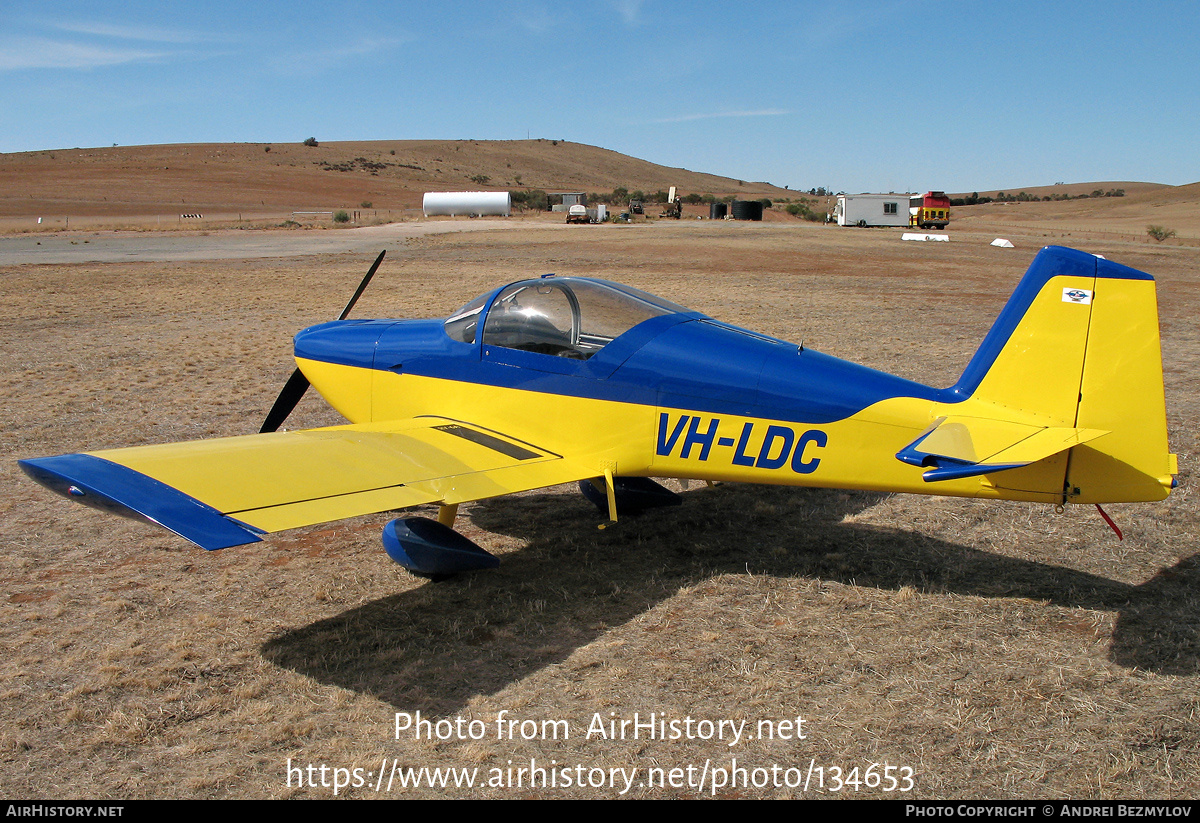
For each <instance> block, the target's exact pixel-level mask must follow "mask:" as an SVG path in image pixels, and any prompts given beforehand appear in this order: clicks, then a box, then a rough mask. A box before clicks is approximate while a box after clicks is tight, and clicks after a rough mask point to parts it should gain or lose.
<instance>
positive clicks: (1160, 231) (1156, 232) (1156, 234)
mask: <svg viewBox="0 0 1200 823" xmlns="http://www.w3.org/2000/svg"><path fill="white" fill-rule="evenodd" d="M1146 234H1148V235H1150V236H1151V237H1153V238H1154V239H1155V240H1157V241H1158V242H1159V243H1161V242H1162V241H1164V240H1166V239H1167V238H1168V237H1174V236H1175V230H1174V229H1165V228H1163V227H1162V226H1146Z"/></svg>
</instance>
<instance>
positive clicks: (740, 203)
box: [731, 200, 763, 220]
mask: <svg viewBox="0 0 1200 823" xmlns="http://www.w3.org/2000/svg"><path fill="white" fill-rule="evenodd" d="M731 211H732V213H733V219H734V220H762V212H763V204H762V203H760V202H759V201H758V200H734V201H733V205H732V207H731Z"/></svg>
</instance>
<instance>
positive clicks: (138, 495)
mask: <svg viewBox="0 0 1200 823" xmlns="http://www.w3.org/2000/svg"><path fill="white" fill-rule="evenodd" d="M20 463H21V468H22V469H23V470H24V471H25V473H26V474H28V475H29V476H30V477H32V478H33V479H34V480H36V481H37V482H39V483H41V484H42V485H44V486H46V487H47V488H50V489H51V490H53V491H56V492H58V493H59V494H63V495H64V496H68V497H71V498H72V499H75V500H77V501H79V502H81V503H86V504H88V505H91V506H94V507H96V508H101V509H105V510H108V511H111V512H115V513H117V514H123V515H126V516H131V517H137V518H140V519H144V520H148V521H150V522H152V523H157V524H159V525H161V526H164V527H166V528H167V529H170V530H171V531H173V532H175V533H176V534H178V535H179V536H181V537H183V538H185V539H187V540H190V541H192V542H193V543H195V544H197V545H199V546H201V547H203V548H205V549H222V548H227V547H229V546H238V545H242V544H245V543H254V542H257V541H259V540H260V539H261V538H260V537H258V535H259V534H263V533H266V532H275V531H282V530H284V529H292V528H297V527H299V526H307V525H311V524H313V523H324V522H326V521H330V520H340V519H342V518H346V517H353V516H356V515H360V514H369V513H372V512H379V511H387V510H390V509H397V508H404V507H407V506H415V505H418V504H421V503H431V502H440V503H447V504H452V503H461V502H466V501H469V500H480V499H483V498H487V497H494V496H496V495H501V494H509V493H511V492H517V491H526V490H528V489H536V488H542V487H545V486H552V485H556V484H558V483H567V482H570V481H573V480H582V479H585V478H588V477H592V476H595V474H596V473H597V470H596V468H595V466H588V465H585V461H576V460H568V459H565V458H563V457H562V456H561V455H558V454H555V453H553V452H550V451H547V450H545V449H542V448H539V447H537V446H535V445H532V444H530V443H526V442H523V441H520V440H517V439H515V438H512V437H508V436H506V435H504V434H501V433H499V432H495V431H491V430H488V429H484V428H482V427H479V426H474V425H471V424H469V423H464V422H461V421H456V420H449V419H447V418H443V417H418V418H414V419H411V420H398V421H388V422H383V423H365V424H356V425H345V426H333V427H330V428H323V429H308V430H305V431H294V432H279V433H269V434H253V435H246V436H243V437H227V438H219V439H214V440H199V441H193V442H188V443H167V444H163V445H157V446H137V447H133V448H126V449H113V450H109V451H101V452H94V453H88V454H67V455H61V456H58V457H46V458H39V459H34V460H22V461H20Z"/></svg>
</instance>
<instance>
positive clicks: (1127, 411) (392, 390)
mask: <svg viewBox="0 0 1200 823" xmlns="http://www.w3.org/2000/svg"><path fill="white" fill-rule="evenodd" d="M382 259H383V255H382V254H381V255H380V257H379V259H378V260H376V261H375V265H374V266H373V267H372V268H371V271H370V272H369V273H368V275H367V277H366V278H365V279H364V280H363V283H362V285H361V286H360V287H359V291H358V293H356V295H355V298H354V299H357V297H358V295H359V294H361V293H362V289H363V288H365V286H366V284H367V281H368V280H369V279H370V277H371V275H372V274H373V273H374V272H375V270H376V269H377V268H378V266H379V263H380V262H381V261H382ZM354 299H352V300H351V301H350V303H349V304H348V305H347V307H346V310H345V311H343V313H342V319H339V320H337V321H334V322H331V323H325V324H323V325H319V326H313V327H312V328H309V329H306V330H305V331H302V332H300V334H299V335H297V337H296V341H295V356H296V362H297V365H298V367H299V368H298V370H297V371H296V373H295V374H294V375H293V376H292V379H291V380H289V381H288V384H287V386H286V387H285V388H284V390H283V392H282V393H281V395H280V397H279V400H278V401H277V402H276V405H275V407H274V408H273V409H272V410H271V413H270V415H269V416H268V419H267V422H266V423H265V424H264V426H263V431H262V432H260V433H259V434H253V435H247V436H242V437H230V438H222V439H213V440H202V441H197V442H189V443H176V444H165V445H154V446H134V447H131V448H122V449H114V450H109V451H99V452H90V453H83V454H69V455H61V456H58V457H49V458H40V459H32V460H23V461H21V467H22V468H23V469H24V471H25V472H26V473H27V474H28V475H29V476H31V477H32V478H33V479H35V480H37V481H38V482H39V483H42V484H43V485H45V486H47V487H49V488H50V489H52V490H54V491H56V492H59V493H61V494H63V495H65V496H67V497H70V498H73V499H75V500H78V501H80V502H82V503H86V504H89V505H92V506H95V507H97V508H100V509H106V510H109V511H113V512H116V513H119V514H124V515H128V516H133V517H139V518H142V519H145V520H148V521H150V522H152V523H157V524H159V525H161V526H164V527H166V528H168V529H170V530H171V531H173V532H175V533H176V534H178V535H180V536H181V537H184V538H186V539H188V540H190V541H192V542H193V543H196V544H198V545H200V546H202V547H203V548H205V549H221V548H226V547H229V546H237V545H241V544H246V543H252V542H255V541H258V540H260V539H261V538H260V535H262V534H264V533H268V532H276V531H280V530H283V529H292V528H297V527H300V526H307V525H310V524H314V523H321V522H326V521H330V520H337V519H341V518H346V517H352V516H355V515H360V514H366V513H371V512H381V511H388V510H391V509H400V508H405V507H410V506H415V505H419V504H427V503H436V504H439V505H440V507H441V508H440V510H439V515H438V519H437V520H436V521H435V520H432V519H428V518H420V517H406V518H401V519H398V520H394V521H392V522H391V523H389V524H388V526H387V527H386V528H385V530H384V538H383V540H384V545H385V547H386V548H387V550H388V553H389V554H390V555H391V556H392V557H393V558H394V559H396V560H397V561H398V562H400V563H401V564H402V565H404V566H405V567H406V568H408V569H409V570H411V571H413V572H414V573H417V574H421V575H425V576H430V577H440V576H443V575H447V574H452V573H454V572H457V571H464V570H470V569H476V568H487V567H492V566H495V565H497V564H498V562H499V561H498V560H497V559H496V558H495V557H493V556H492V555H490V554H488V553H487V552H486V551H484V550H483V549H482V548H480V547H478V546H476V545H475V544H474V543H472V542H471V541H469V540H467V539H466V538H465V537H462V536H461V535H459V534H458V533H457V532H455V531H453V529H452V526H453V522H454V519H455V516H456V513H457V508H458V506H459V504H461V503H465V502H468V501H474V500H481V499H484V498H489V497H493V496H497V495H503V494H509V493H512V492H519V491H524V490H528V489H536V488H541V487H546V486H552V485H556V484H560V483H568V482H576V481H579V482H580V486H581V488H583V489H584V491H585V493H588V494H589V495H590V496H591V497H592V499H593V500H594V502H598V504H599V505H600V506H601V507H602V509H606V510H607V513H608V518H609V520H610V521H615V520H616V519H617V516H618V513H619V511H621V510H623V509H624V510H633V509H640V508H647V507H652V506H655V505H664V504H669V503H673V502H678V500H677V498H675V496H674V495H673V494H672V493H671V492H669V491H668V490H666V489H665V488H663V487H661V486H659V485H658V484H656V483H654V482H653V481H652V480H649V479H648V478H651V477H674V478H688V479H696V480H710V481H715V480H725V481H743V482H749V483H773V484H783V485H795V486H820V487H827V488H829V487H832V488H845V489H869V490H876V491H884V492H909V493H916V494H941V495H953V496H961V497H977V498H994V499H998V500H1024V501H1039V502H1045V503H1052V504H1058V505H1063V504H1066V503H1096V504H1100V503H1105V502H1129V501H1151V500H1160V499H1162V498H1164V497H1166V496H1167V494H1169V492H1170V490H1171V489H1172V488H1173V487H1174V485H1175V478H1174V475H1175V474H1176V473H1177V472H1178V468H1177V461H1176V457H1175V455H1173V454H1171V453H1170V451H1169V449H1168V445H1167V426H1166V409H1165V403H1164V397H1163V379H1162V360H1161V353H1160V346H1159V334H1158V308H1157V303H1156V296H1155V284H1154V280H1153V278H1152V277H1150V276H1149V275H1147V274H1144V273H1142V272H1140V271H1136V270H1134V269H1131V268H1128V267H1125V266H1122V265H1119V264H1117V263H1114V262H1112V261H1109V260H1106V259H1104V258H1102V257H1099V256H1096V255H1092V254H1085V253H1083V252H1079V251H1074V250H1071V249H1065V248H1059V247H1047V248H1045V249H1043V250H1042V251H1041V252H1040V253H1039V254H1038V255H1037V257H1036V258H1035V259H1034V261H1033V263H1032V264H1031V266H1030V267H1029V270H1028V272H1027V273H1026V274H1025V276H1024V278H1023V279H1022V280H1021V282H1020V284H1019V285H1018V287H1017V289H1016V291H1015V292H1014V293H1013V295H1012V297H1011V298H1010V300H1009V301H1008V304H1007V305H1006V306H1005V308H1004V310H1003V311H1002V312H1001V314H1000V316H999V318H998V319H997V320H996V323H995V325H994V326H993V327H992V329H991V331H990V332H988V334H987V336H986V337H985V338H984V340H983V343H982V345H981V346H980V348H979V350H978V351H977V352H976V354H975V356H974V357H973V358H972V359H971V361H970V363H969V364H968V366H967V368H966V371H965V372H964V373H963V375H962V377H961V378H960V379H959V381H958V382H957V383H955V384H954V385H953V386H951V387H949V388H945V389H939V388H933V387H930V386H926V385H922V384H920V383H917V382H914V381H910V380H906V379H903V378H900V377H895V376H892V375H889V374H885V373H883V372H880V371H876V370H874V369H869V368H866V367H863V366H859V365H855V364H853V363H849V362H846V361H843V360H839V359H837V358H834V357H830V356H828V355H825V354H821V353H820V352H817V351H813V350H812V349H809V348H806V347H804V346H797V345H795V344H794V343H786V342H784V341H782V340H777V339H775V338H772V337H767V336H764V335H761V334H756V333H755V332H752V331H747V330H746V329H741V328H737V327H735V326H731V325H728V324H726V323H722V322H720V321H717V320H714V319H712V318H710V317H707V316H705V315H703V314H700V313H699V312H694V311H689V310H688V309H686V308H684V307H683V306H679V305H676V304H674V303H672V302H670V301H667V300H663V299H661V298H658V297H655V296H653V295H650V294H647V293H645V292H642V291H639V290H637V289H633V288H629V287H627V286H622V285H618V284H616V283H611V282H606V281H603V280H594V279H587V278H581V277H557V276H552V275H547V276H545V277H541V278H536V279H529V280H522V281H520V282H517V283H512V284H510V285H507V286H503V287H502V288H499V289H496V290H495V291H492V292H489V293H487V294H484V295H482V296H480V297H478V298H476V299H475V300H472V301H471V302H470V303H468V304H467V305H465V306H463V307H462V308H461V309H460V310H458V311H457V312H455V313H454V314H452V315H451V316H450V317H449V318H447V319H444V320H442V319H433V320H346V319H345V318H346V316H347V314H348V313H349V311H350V308H351V307H352V306H353V305H354ZM309 384H311V385H313V386H314V387H316V389H317V390H318V391H319V392H320V393H321V394H322V395H323V396H324V398H325V399H326V400H327V401H328V402H329V403H330V405H332V406H333V407H334V408H335V409H337V411H339V412H340V413H341V414H342V415H344V416H345V417H346V419H347V420H349V421H350V422H349V423H348V424H346V425H341V426H333V427H329V428H319V429H309V430H303V431H284V432H280V431H277V429H278V428H279V426H280V424H281V423H282V422H283V420H284V419H285V418H286V417H287V415H288V413H290V411H291V410H292V408H294V407H295V405H296V403H297V402H298V401H299V399H300V396H301V395H302V394H303V393H304V391H305V389H307V387H308V385H309Z"/></svg>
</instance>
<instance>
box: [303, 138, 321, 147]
mask: <svg viewBox="0 0 1200 823" xmlns="http://www.w3.org/2000/svg"><path fill="white" fill-rule="evenodd" d="M304 145H306V146H317V145H320V144H319V143H317V138H315V137H310V138H308V139H307V140H305V141H304Z"/></svg>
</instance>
